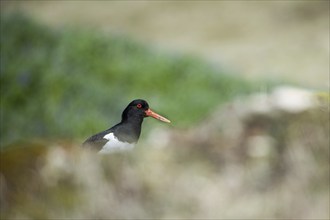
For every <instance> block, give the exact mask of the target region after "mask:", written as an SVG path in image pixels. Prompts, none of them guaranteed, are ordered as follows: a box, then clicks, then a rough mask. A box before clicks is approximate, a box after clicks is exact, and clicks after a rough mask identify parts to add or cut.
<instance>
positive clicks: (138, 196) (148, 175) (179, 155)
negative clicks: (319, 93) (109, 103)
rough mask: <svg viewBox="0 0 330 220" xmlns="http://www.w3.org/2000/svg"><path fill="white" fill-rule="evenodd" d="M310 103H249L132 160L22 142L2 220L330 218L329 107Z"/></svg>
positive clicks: (8, 175) (145, 145) (5, 181)
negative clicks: (57, 219) (17, 219)
mask: <svg viewBox="0 0 330 220" xmlns="http://www.w3.org/2000/svg"><path fill="white" fill-rule="evenodd" d="M283 91H285V92H286V96H288V95H289V94H290V92H291V95H292V96H291V98H293V99H291V101H297V102H296V104H295V105H291V104H289V105H286V104H283V102H282V101H283V100H287V99H281V100H280V101H278V100H276V98H278V97H281V93H282V92H283ZM306 97H309V96H308V93H305V92H304V91H301V90H298V89H293V88H279V89H278V90H275V91H274V92H273V93H272V94H269V95H268V96H261V95H260V94H257V95H254V96H250V98H249V97H246V99H244V100H245V101H239V100H238V101H237V102H233V103H230V104H228V105H226V106H222V107H221V108H220V109H218V110H216V111H215V112H214V114H213V116H210V117H209V118H208V119H207V120H206V121H205V122H204V123H201V124H199V125H198V126H196V127H195V128H192V129H188V130H173V129H171V130H157V131H155V132H152V133H151V134H150V136H149V138H147V139H146V140H145V141H144V142H141V143H140V144H139V146H138V147H137V148H136V149H135V150H134V151H132V152H126V153H116V154H111V155H98V154H95V152H89V151H85V150H83V149H81V148H80V146H79V144H72V143H68V142H64V141H62V142H53V143H51V144H49V143H42V142H38V143H17V144H15V145H14V146H11V147H9V148H7V150H6V151H3V152H2V153H1V179H0V180H1V197H0V198H1V218H2V219H15V218H33V219H47V218H52V219H54V218H70V219H71V218H88V219H89V218H90V219H105V218H106V219H115V218H133V219H136V218H157V219H159V218H202V219H207V218H213V219H214V218H216V219H227V218H240V219H242V218H243V219H247V218H253V219H257V218H282V219H328V218H329V136H328V134H329V108H328V103H329V100H327V99H325V100H324V99H322V98H321V99H319V100H314V101H317V103H316V105H313V106H309V105H308V104H305V105H302V103H309V102H305V101H306V100H308V99H306ZM256 100H257V101H256ZM310 101H311V100H310ZM265 103H266V104H269V105H268V106H265V105H264V104H265ZM297 103H300V105H299V104H297ZM242 105H243V106H244V108H242ZM288 106H289V107H290V106H291V107H290V108H288ZM265 107H266V108H265Z"/></svg>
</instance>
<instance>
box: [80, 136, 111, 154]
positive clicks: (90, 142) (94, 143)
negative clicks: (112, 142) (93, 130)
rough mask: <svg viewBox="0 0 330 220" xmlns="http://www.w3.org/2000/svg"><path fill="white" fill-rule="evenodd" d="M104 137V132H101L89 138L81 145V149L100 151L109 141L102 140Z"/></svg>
mask: <svg viewBox="0 0 330 220" xmlns="http://www.w3.org/2000/svg"><path fill="white" fill-rule="evenodd" d="M105 135H106V132H101V133H98V134H95V135H93V136H91V137H90V138H88V139H87V140H86V141H85V142H84V143H83V147H86V148H91V149H94V150H97V151H100V150H101V149H102V147H103V146H104V145H105V144H106V143H107V142H108V141H109V140H107V139H105V138H104V136H105Z"/></svg>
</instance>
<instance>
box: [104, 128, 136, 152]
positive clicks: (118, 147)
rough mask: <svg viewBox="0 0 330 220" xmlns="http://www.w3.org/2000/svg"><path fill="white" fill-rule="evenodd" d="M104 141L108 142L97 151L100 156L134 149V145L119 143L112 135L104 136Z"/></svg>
mask: <svg viewBox="0 0 330 220" xmlns="http://www.w3.org/2000/svg"><path fill="white" fill-rule="evenodd" d="M103 138H104V139H107V140H108V142H107V143H106V144H105V145H104V146H103V147H102V149H101V150H100V151H99V153H100V154H107V153H113V152H117V151H125V150H131V149H133V148H134V146H135V143H131V144H130V143H128V142H121V141H119V140H118V138H116V137H115V136H114V135H113V133H109V134H106V135H104V137H103Z"/></svg>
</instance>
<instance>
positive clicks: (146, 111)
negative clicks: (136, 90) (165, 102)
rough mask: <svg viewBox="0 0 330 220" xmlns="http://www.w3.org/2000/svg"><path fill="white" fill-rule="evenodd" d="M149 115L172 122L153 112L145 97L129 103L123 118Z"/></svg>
mask: <svg viewBox="0 0 330 220" xmlns="http://www.w3.org/2000/svg"><path fill="white" fill-rule="evenodd" d="M149 116H150V117H153V118H155V119H157V120H160V121H163V122H167V123H170V122H171V121H170V120H168V119H167V118H165V117H163V116H161V115H159V114H157V113H155V112H153V111H152V110H151V109H150V108H149V104H148V103H147V102H146V101H145V100H143V99H136V100H133V101H132V102H131V103H129V104H128V106H127V107H126V109H125V110H124V112H123V115H122V118H123V119H127V118H130V117H132V118H133V117H139V118H141V119H143V118H145V117H149Z"/></svg>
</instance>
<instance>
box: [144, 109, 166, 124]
mask: <svg viewBox="0 0 330 220" xmlns="http://www.w3.org/2000/svg"><path fill="white" fill-rule="evenodd" d="M145 113H146V115H147V116H151V117H153V118H155V119H158V120H160V121H163V122H167V123H171V121H170V120H168V119H167V118H165V117H163V116H161V115H158V114H157V113H155V112H153V111H151V109H150V108H149V109H148V110H146V111H145Z"/></svg>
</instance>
